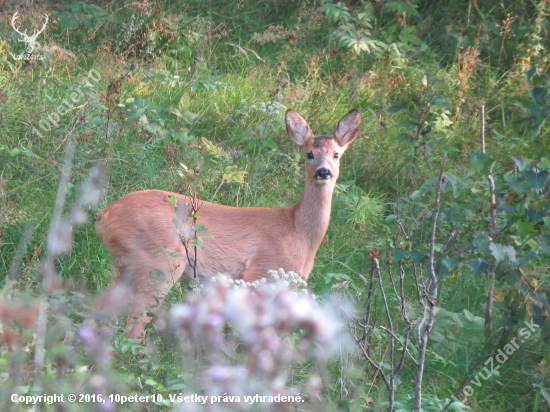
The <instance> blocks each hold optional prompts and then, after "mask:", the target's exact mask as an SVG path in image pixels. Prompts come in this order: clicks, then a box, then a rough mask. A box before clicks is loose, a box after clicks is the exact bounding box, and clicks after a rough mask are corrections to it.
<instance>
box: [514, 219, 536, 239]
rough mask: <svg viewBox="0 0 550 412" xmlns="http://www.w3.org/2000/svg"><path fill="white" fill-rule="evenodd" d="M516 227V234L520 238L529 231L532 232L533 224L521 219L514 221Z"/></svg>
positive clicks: (525, 235) (524, 236)
mask: <svg viewBox="0 0 550 412" xmlns="http://www.w3.org/2000/svg"><path fill="white" fill-rule="evenodd" d="M516 225H517V227H518V234H519V236H520V237H521V238H522V239H525V238H526V237H527V236H529V234H531V232H533V229H534V226H533V224H532V223H531V222H526V221H524V220H522V219H520V220H518V221H517V222H516Z"/></svg>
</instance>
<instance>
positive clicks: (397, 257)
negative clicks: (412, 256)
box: [393, 249, 409, 262]
mask: <svg viewBox="0 0 550 412" xmlns="http://www.w3.org/2000/svg"><path fill="white" fill-rule="evenodd" d="M408 256H409V252H408V251H406V250H404V249H397V250H396V251H395V253H394V254H393V261H394V262H401V261H402V260H403V259H405V258H406V257H408Z"/></svg>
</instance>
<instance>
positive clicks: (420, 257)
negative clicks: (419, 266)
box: [411, 250, 428, 262]
mask: <svg viewBox="0 0 550 412" xmlns="http://www.w3.org/2000/svg"><path fill="white" fill-rule="evenodd" d="M411 256H412V259H413V260H414V261H415V262H420V261H421V260H424V259H425V258H427V257H428V255H426V254H425V253H424V252H421V251H419V250H415V251H414V252H412V255H411Z"/></svg>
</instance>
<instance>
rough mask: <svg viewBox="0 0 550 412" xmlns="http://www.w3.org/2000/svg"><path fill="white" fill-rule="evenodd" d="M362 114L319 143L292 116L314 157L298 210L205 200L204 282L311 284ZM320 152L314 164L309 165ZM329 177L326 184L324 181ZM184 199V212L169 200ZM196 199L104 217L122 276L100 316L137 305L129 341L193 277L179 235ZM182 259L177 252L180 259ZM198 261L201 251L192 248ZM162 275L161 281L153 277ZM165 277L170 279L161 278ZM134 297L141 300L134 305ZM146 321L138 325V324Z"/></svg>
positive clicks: (143, 202)
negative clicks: (288, 274)
mask: <svg viewBox="0 0 550 412" xmlns="http://www.w3.org/2000/svg"><path fill="white" fill-rule="evenodd" d="M359 123H360V116H359V112H358V111H357V110H352V111H351V112H349V113H348V114H347V115H346V116H345V117H344V118H343V119H342V120H341V121H340V122H339V124H338V126H337V127H336V130H335V132H334V134H333V135H332V136H318V137H314V136H313V134H312V132H311V129H310V128H309V126H308V125H307V123H306V122H305V120H304V119H303V118H302V117H301V116H300V115H299V114H298V113H296V112H295V111H294V110H288V111H287V114H286V124H287V131H288V133H289V135H290V137H291V139H292V140H293V141H294V142H296V143H297V144H298V145H299V146H300V150H301V152H302V153H304V154H305V155H306V182H305V187H304V190H303V193H302V197H301V198H300V200H299V201H298V203H296V204H295V205H294V206H290V207H285V208H278V209H271V208H260V207H246V208H238V207H229V206H224V205H219V204H214V203H210V202H203V201H199V205H200V209H199V212H198V214H199V217H198V220H197V223H199V224H201V225H203V226H206V227H207V228H208V232H206V233H209V234H210V235H212V237H205V238H204V240H203V242H202V244H201V248H200V249H198V256H197V259H198V264H197V271H198V274H199V276H212V275H214V274H215V273H218V272H219V273H223V274H225V275H228V276H230V277H232V278H234V279H244V280H245V281H247V282H252V281H254V280H256V279H259V278H262V277H265V276H266V275H267V271H268V270H270V269H278V268H280V267H282V268H283V269H285V270H286V271H291V270H292V271H294V272H297V273H299V274H300V275H301V276H302V277H303V278H304V279H306V280H307V278H308V276H309V274H310V272H311V270H312V268H313V261H314V258H315V254H316V252H317V249H318V248H319V245H320V243H321V241H322V240H323V237H324V235H325V232H326V230H327V227H328V224H329V220H330V208H331V201H332V192H333V190H334V185H335V183H336V179H337V178H338V170H339V159H336V158H334V153H339V154H340V155H341V154H342V153H343V152H344V151H345V150H346V148H347V145H348V144H349V143H351V142H352V141H353V140H354V139H355V138H356V137H357V135H358V132H359ZM308 153H313V156H314V159H307V154H308ZM320 169H325V170H328V171H329V172H330V174H331V178H330V179H328V181H323V182H321V181H320V180H319V179H318V178H317V177H316V174H317V172H318V171H319V170H320ZM169 195H174V196H176V198H177V203H176V206H174V205H173V204H172V203H171V202H170V201H169V199H168V196H169ZM189 202H190V199H188V198H187V197H185V196H183V195H180V194H175V193H170V192H165V191H161V190H144V191H140V192H133V193H130V194H128V195H126V196H124V197H122V198H120V199H118V200H116V201H115V202H114V203H112V204H111V205H110V206H108V207H106V208H105V209H104V210H103V211H102V212H101V213H100V214H99V216H98V219H97V222H96V230H97V233H98V235H99V237H100V239H101V241H102V242H103V244H104V245H105V247H106V248H107V249H108V250H109V252H110V253H111V255H112V256H113V258H114V262H115V265H116V267H117V270H118V272H119V276H118V278H117V280H116V281H115V283H114V285H113V287H111V288H110V289H109V290H108V291H107V292H106V293H105V294H104V295H103V296H102V297H101V298H100V300H99V309H100V310H103V311H104V312H105V313H106V314H113V312H118V311H120V310H122V309H124V308H126V307H128V306H130V308H131V310H130V315H129V318H128V325H129V326H128V331H127V332H128V333H127V334H128V336H130V337H139V336H141V335H142V334H143V332H144V329H143V325H144V323H145V322H147V321H148V319H149V318H148V317H147V316H146V315H144V314H143V312H144V311H145V310H147V309H149V310H153V308H154V306H155V305H156V304H157V303H160V302H161V301H162V300H163V299H164V297H165V295H166V294H167V293H168V291H169V290H170V288H171V287H172V286H173V285H174V284H175V283H176V282H177V281H178V280H179V279H180V278H181V277H182V275H184V279H186V280H190V279H192V278H193V269H192V267H191V266H190V265H189V264H188V261H187V257H186V253H185V248H184V246H183V243H182V240H181V238H180V236H179V235H178V233H177V228H179V229H180V230H184V231H185V232H186V233H189V232H190V225H191V223H190V219H189V218H188V217H187V209H188V204H189ZM174 252H176V253H174ZM190 253H191V258H193V255H192V254H193V248H190ZM152 273H154V274H155V275H154V276H150V275H151V274H152ZM159 274H160V276H161V277H162V276H164V280H162V279H160V280H161V281H159ZM131 296H133V300H132V301H131ZM136 317H138V318H139V321H138V322H136V323H134V324H133V325H132V320H133V319H134V318H136Z"/></svg>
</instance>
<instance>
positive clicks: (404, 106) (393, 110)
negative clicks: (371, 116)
mask: <svg viewBox="0 0 550 412" xmlns="http://www.w3.org/2000/svg"><path fill="white" fill-rule="evenodd" d="M407 106H408V104H407V102H403V103H399V104H394V105H393V106H391V107H390V108H389V109H388V113H389V114H395V113H398V112H400V111H401V110H406V109H407Z"/></svg>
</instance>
